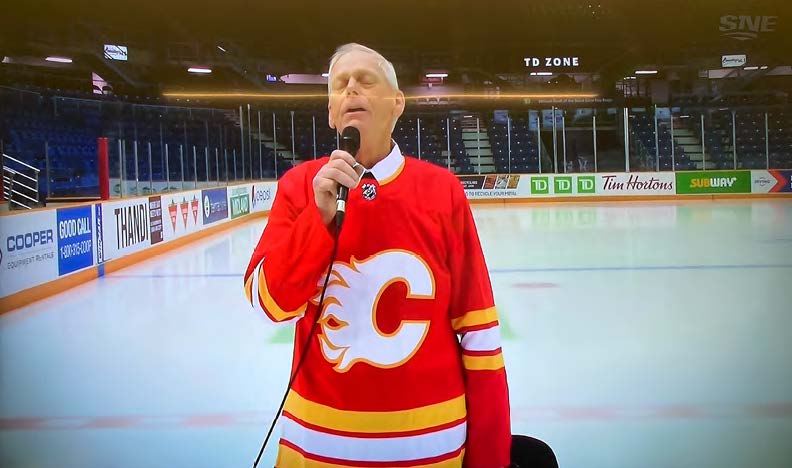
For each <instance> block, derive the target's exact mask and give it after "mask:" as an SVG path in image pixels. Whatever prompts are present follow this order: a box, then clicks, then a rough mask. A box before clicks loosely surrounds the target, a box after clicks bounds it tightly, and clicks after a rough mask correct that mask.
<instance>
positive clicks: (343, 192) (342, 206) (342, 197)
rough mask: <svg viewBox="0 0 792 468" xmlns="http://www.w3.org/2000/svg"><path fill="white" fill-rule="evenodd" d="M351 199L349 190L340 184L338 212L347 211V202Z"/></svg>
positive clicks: (337, 199) (337, 202) (337, 201)
mask: <svg viewBox="0 0 792 468" xmlns="http://www.w3.org/2000/svg"><path fill="white" fill-rule="evenodd" d="M348 198H349V189H348V188H347V187H345V186H344V185H341V184H338V197H337V198H336V210H337V211H341V212H344V211H346V201H347V199H348Z"/></svg>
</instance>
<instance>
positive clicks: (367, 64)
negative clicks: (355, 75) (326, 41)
mask: <svg viewBox="0 0 792 468" xmlns="http://www.w3.org/2000/svg"><path fill="white" fill-rule="evenodd" d="M379 61H380V60H379V57H377V56H376V55H374V54H371V53H369V52H363V51H358V50H356V51H353V52H349V53H347V54H344V55H342V56H341V58H339V59H338V61H337V62H336V63H335V64H333V70H332V73H333V74H334V75H335V74H337V73H340V72H347V73H348V72H351V71H354V70H372V71H375V72H379V73H382V69H381V68H380V66H379Z"/></svg>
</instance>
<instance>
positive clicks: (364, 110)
mask: <svg viewBox="0 0 792 468" xmlns="http://www.w3.org/2000/svg"><path fill="white" fill-rule="evenodd" d="M357 112H366V109H364V108H362V107H350V108H349V109H347V110H346V112H345V114H354V113H357Z"/></svg>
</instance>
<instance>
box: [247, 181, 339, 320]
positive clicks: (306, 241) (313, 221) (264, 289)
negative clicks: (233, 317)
mask: <svg viewBox="0 0 792 468" xmlns="http://www.w3.org/2000/svg"><path fill="white" fill-rule="evenodd" d="M310 175H311V174H309V173H308V172H307V171H306V170H304V169H303V168H300V167H298V168H295V169H292V170H290V171H289V172H287V173H286V175H284V176H283V178H281V180H280V182H279V183H278V190H277V192H276V195H275V200H274V202H273V204H272V210H271V211H270V215H269V220H268V222H267V226H266V227H265V228H264V232H263V233H262V235H261V238H260V239H259V242H258V244H257V245H256V248H255V250H254V251H253V255H252V257H251V259H250V263H249V265H248V267H247V270H246V271H245V276H244V282H245V294H246V296H247V299H248V301H249V302H250V304H251V306H252V307H253V308H254V309H255V310H257V311H260V312H263V313H264V314H266V315H267V317H269V318H270V319H271V320H272V321H273V322H290V321H294V320H296V319H298V318H299V317H301V316H302V315H303V314H304V313H305V310H306V308H307V304H308V301H309V300H310V299H311V298H312V297H313V296H314V295H315V293H316V291H317V284H318V283H319V281H320V277H321V275H322V273H323V270H324V269H325V268H327V264H328V262H329V261H330V255H331V254H332V247H333V236H332V234H331V232H330V230H329V229H328V227H327V226H325V225H324V223H322V219H321V215H320V214H319V209H318V208H317V207H316V204H315V203H314V199H313V187H312V185H311V180H310V179H309V177H310Z"/></svg>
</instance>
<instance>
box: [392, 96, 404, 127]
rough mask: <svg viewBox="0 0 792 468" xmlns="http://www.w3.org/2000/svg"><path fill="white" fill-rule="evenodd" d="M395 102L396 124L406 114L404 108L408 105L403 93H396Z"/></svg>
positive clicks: (394, 118) (394, 119)
mask: <svg viewBox="0 0 792 468" xmlns="http://www.w3.org/2000/svg"><path fill="white" fill-rule="evenodd" d="M394 102H395V105H394V106H393V121H394V122H395V121H396V120H398V119H399V117H401V116H402V114H403V113H404V106H405V105H406V103H405V99H404V93H403V92H401V91H396V96H395V97H394Z"/></svg>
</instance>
